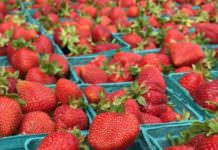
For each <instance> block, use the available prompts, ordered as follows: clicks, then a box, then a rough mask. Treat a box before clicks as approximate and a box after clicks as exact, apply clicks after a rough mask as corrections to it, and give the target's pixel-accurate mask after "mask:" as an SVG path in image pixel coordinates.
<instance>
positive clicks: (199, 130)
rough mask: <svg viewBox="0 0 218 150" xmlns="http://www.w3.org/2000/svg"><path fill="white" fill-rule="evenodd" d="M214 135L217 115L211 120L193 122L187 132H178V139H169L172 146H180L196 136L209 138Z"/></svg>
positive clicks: (216, 128) (216, 129)
mask: <svg viewBox="0 0 218 150" xmlns="http://www.w3.org/2000/svg"><path fill="white" fill-rule="evenodd" d="M214 134H218V113H216V114H215V116H214V118H212V119H207V120H205V121H204V122H194V123H193V124H192V125H191V126H190V127H189V128H188V129H187V130H184V131H182V132H180V135H179V137H178V138H175V139H173V138H172V137H171V136H169V137H170V141H171V143H172V144H173V145H182V144H186V143H187V142H188V141H190V140H191V139H192V138H194V137H195V136H197V135H205V136H211V135H214Z"/></svg>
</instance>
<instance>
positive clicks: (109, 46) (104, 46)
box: [92, 43, 121, 53]
mask: <svg viewBox="0 0 218 150" xmlns="http://www.w3.org/2000/svg"><path fill="white" fill-rule="evenodd" d="M119 48H121V46H120V45H118V44H113V43H99V44H97V45H95V46H94V47H93V49H92V51H93V53H100V52H104V51H108V50H114V49H119Z"/></svg>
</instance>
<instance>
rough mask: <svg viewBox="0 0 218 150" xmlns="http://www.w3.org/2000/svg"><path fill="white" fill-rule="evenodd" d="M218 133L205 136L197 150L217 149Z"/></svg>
mask: <svg viewBox="0 0 218 150" xmlns="http://www.w3.org/2000/svg"><path fill="white" fill-rule="evenodd" d="M217 141H218V135H211V136H209V137H207V138H204V139H203V140H202V142H201V143H199V145H198V146H197V147H196V149H197V150H217V149H218V143H217Z"/></svg>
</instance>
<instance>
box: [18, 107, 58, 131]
mask: <svg viewBox="0 0 218 150" xmlns="http://www.w3.org/2000/svg"><path fill="white" fill-rule="evenodd" d="M53 131H55V123H54V122H53V121H52V120H51V118H50V117H49V115H48V114H46V113H45V112H41V111H33V112H29V113H27V114H25V115H24V117H23V119H22V122H21V125H20V131H19V132H20V133H21V134H43V133H51V132H53Z"/></svg>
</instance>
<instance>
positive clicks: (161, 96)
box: [143, 84, 167, 105]
mask: <svg viewBox="0 0 218 150" xmlns="http://www.w3.org/2000/svg"><path fill="white" fill-rule="evenodd" d="M151 86H152V87H151ZM148 88H149V91H148V92H146V93H145V94H144V95H143V97H144V98H145V99H146V102H148V103H150V104H154V105H159V104H166V103H167V97H166V95H165V93H164V92H163V91H162V90H161V89H160V87H159V86H158V85H155V84H154V85H149V86H148Z"/></svg>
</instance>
